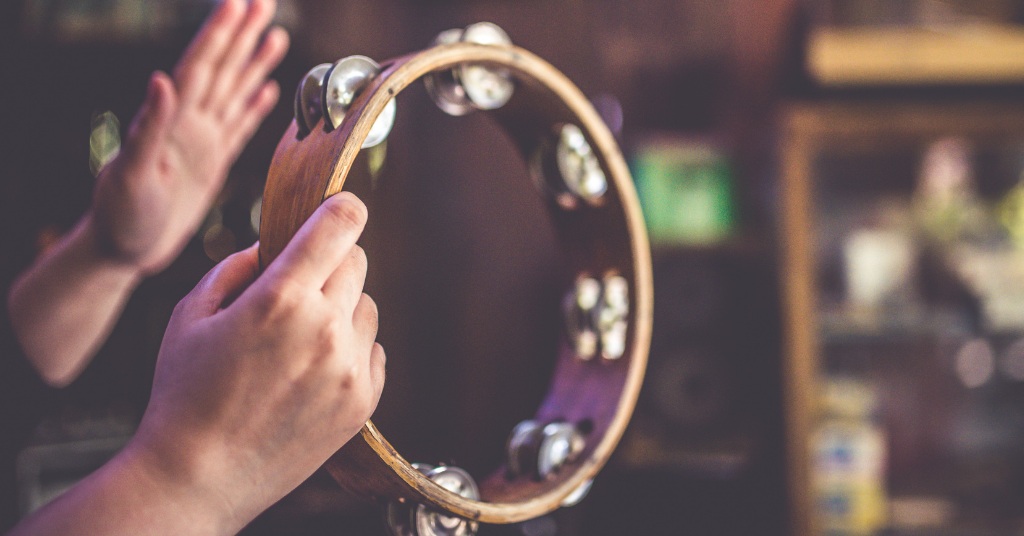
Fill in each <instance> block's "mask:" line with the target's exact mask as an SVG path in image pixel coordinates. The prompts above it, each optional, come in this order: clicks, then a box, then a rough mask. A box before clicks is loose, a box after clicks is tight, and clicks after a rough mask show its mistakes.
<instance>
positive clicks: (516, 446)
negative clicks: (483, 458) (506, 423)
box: [505, 420, 542, 477]
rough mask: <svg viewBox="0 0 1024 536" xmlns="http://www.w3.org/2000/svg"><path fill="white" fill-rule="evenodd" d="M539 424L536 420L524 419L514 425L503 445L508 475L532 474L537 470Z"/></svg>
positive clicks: (539, 436) (540, 430) (539, 437)
mask: <svg viewBox="0 0 1024 536" xmlns="http://www.w3.org/2000/svg"><path fill="white" fill-rule="evenodd" d="M541 432H542V429H541V426H540V424H539V423H538V422H537V421H532V420H526V421H523V422H521V423H519V424H517V425H516V427H515V428H513V429H512V433H511V434H509V436H508V442H507V443H506V446H505V455H506V456H507V460H506V463H507V466H508V471H509V475H510V476H513V477H516V476H520V475H526V474H532V473H534V472H536V470H537V449H538V448H539V447H540V439H541Z"/></svg>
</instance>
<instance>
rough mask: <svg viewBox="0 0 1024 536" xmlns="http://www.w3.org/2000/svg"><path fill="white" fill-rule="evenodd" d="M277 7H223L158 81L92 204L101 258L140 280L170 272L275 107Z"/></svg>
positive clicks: (281, 38) (233, 2)
mask: <svg viewBox="0 0 1024 536" xmlns="http://www.w3.org/2000/svg"><path fill="white" fill-rule="evenodd" d="M274 10H275V5H274V0H252V2H251V3H249V4H248V6H247V4H246V1H245V0H224V1H223V2H222V3H221V5H220V6H219V7H218V8H217V12H216V13H214V14H213V15H212V16H211V17H210V19H209V20H208V21H207V23H206V25H205V26H204V27H203V29H202V30H200V32H199V34H198V35H197V36H196V38H195V39H194V40H193V42H192V44H191V45H190V47H189V49H188V50H187V51H186V52H185V54H184V56H182V58H181V60H180V61H179V63H178V65H177V67H176V68H175V70H174V76H173V79H172V78H171V77H170V76H168V75H167V74H165V73H162V72H156V73H154V74H153V77H152V78H151V80H150V84H149V90H148V94H147V96H146V102H145V103H144V104H143V107H142V109H141V110H140V111H139V113H138V115H137V116H136V117H135V120H134V121H133V123H132V126H131V128H130V130H129V133H128V137H127V139H126V142H125V146H124V149H123V151H122V152H121V154H120V155H118V157H117V158H115V159H114V161H112V162H111V163H110V165H108V166H107V167H106V168H105V169H104V170H103V171H102V173H101V174H100V177H99V180H98V183H97V186H96V191H95V194H94V200H93V209H92V210H93V214H92V219H93V223H94V227H95V235H96V239H97V241H98V243H99V245H100V247H101V248H102V250H103V252H104V254H106V255H108V256H110V257H111V258H112V259H115V260H116V261H118V262H121V263H125V264H128V265H131V266H134V267H136V268H138V269H139V270H141V272H142V273H143V274H151V273H154V272H157V271H159V270H162V269H163V268H165V267H166V266H167V265H168V264H169V263H170V262H171V261H172V260H174V258H175V257H176V256H177V255H178V253H179V252H180V251H181V249H182V248H183V247H184V244H185V243H186V242H187V241H188V239H189V238H190V237H191V236H192V235H193V234H194V233H195V231H196V229H197V228H198V226H199V224H200V223H201V222H202V220H203V218H204V217H205V215H206V213H207V211H208V210H209V208H210V205H211V204H212V203H213V200H214V198H215V197H216V196H217V194H218V192H219V191H220V190H221V188H222V186H223V184H224V180H225V178H226V176H227V171H228V169H229V168H230V166H231V164H232V163H234V161H235V159H236V158H237V157H238V154H239V153H240V152H241V150H242V148H243V147H244V146H245V143H246V142H248V140H249V139H250V138H251V137H252V135H253V133H254V132H255V130H256V128H257V127H258V126H259V124H260V122H262V120H263V118H264V117H266V115H267V113H269V112H270V110H271V108H272V107H273V106H274V104H275V103H276V102H277V98H278V93H279V89H278V87H277V84H276V83H275V82H274V81H272V80H267V79H266V77H267V75H268V74H269V72H270V71H271V70H272V69H273V68H274V67H275V66H277V64H278V63H279V62H280V61H281V58H282V57H283V56H284V53H285V51H286V50H287V48H288V37H287V34H286V33H285V32H284V31H283V30H282V29H280V28H272V29H271V30H270V31H269V32H267V34H266V36H265V37H263V38H262V40H261V35H262V33H263V30H264V29H265V28H266V27H267V25H268V24H269V23H270V20H271V18H272V17H273V14H274Z"/></svg>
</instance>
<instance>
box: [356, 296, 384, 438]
mask: <svg viewBox="0 0 1024 536" xmlns="http://www.w3.org/2000/svg"><path fill="white" fill-rule="evenodd" d="M377 325H378V316H377V304H376V303H374V302H373V300H372V299H371V298H370V297H369V296H367V295H366V294H362V295H360V297H359V303H358V304H357V305H356V308H355V312H354V313H353V315H352V327H353V328H354V329H355V332H356V336H357V337H358V339H359V341H360V342H362V341H367V342H369V343H370V355H369V356H368V357H369V361H368V362H364V363H361V364H360V365H359V366H362V365H363V364H365V365H366V367H367V369H365V370H366V372H367V373H368V378H367V379H368V380H369V385H365V386H364V389H365V388H366V387H369V392H367V391H361V392H362V393H363V395H362V396H368V398H366V399H365V400H364V403H365V408H364V410H365V416H364V419H369V418H370V416H371V415H373V410H374V409H375V408H376V407H377V402H378V401H379V400H380V395H381V392H382V391H383V390H384V376H385V372H384V364H385V360H386V358H385V355H384V348H383V347H382V346H381V345H380V344H378V343H376V342H374V339H375V338H376V337H377ZM363 348H365V347H363ZM362 355H364V356H365V355H366V354H362ZM364 359H365V358H364Z"/></svg>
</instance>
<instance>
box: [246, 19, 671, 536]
mask: <svg viewBox="0 0 1024 536" xmlns="http://www.w3.org/2000/svg"><path fill="white" fill-rule="evenodd" d="M420 78H422V79H423V80H424V82H425V84H426V87H427V91H428V92H429V93H430V95H431V97H432V98H433V99H434V101H435V102H436V103H437V104H438V106H440V107H441V109H442V110H444V111H445V112H447V113H449V114H451V115H455V116H459V115H463V114H466V113H470V112H472V111H475V110H483V111H485V113H487V114H488V115H490V116H492V117H493V118H494V120H495V121H497V122H498V124H499V125H501V126H502V127H503V128H504V130H505V131H506V132H507V133H508V135H509V137H510V138H511V139H512V141H513V143H515V145H516V146H517V147H518V149H519V150H520V152H521V154H522V155H523V156H524V158H525V159H526V161H527V163H528V167H529V169H530V174H531V175H532V178H533V179H534V181H535V183H536V185H537V187H538V189H539V190H540V192H541V195H543V196H544V197H545V198H546V199H547V201H548V206H549V208H550V212H551V216H552V221H553V222H554V227H555V231H556V234H557V236H558V239H559V242H560V244H561V247H562V248H563V250H564V251H565V253H566V258H567V264H568V266H569V269H570V270H572V273H574V274H577V275H576V278H575V284H574V285H573V286H572V287H571V288H568V289H566V291H565V293H566V299H565V301H564V304H565V310H564V319H565V330H564V337H562V338H561V339H560V342H559V347H558V348H557V349H556V350H554V351H553V352H552V353H553V354H556V355H557V357H556V360H557V361H556V363H555V367H554V376H553V378H552V380H551V384H550V387H549V390H548V393H547V395H546V398H545V399H544V401H543V403H542V404H541V406H540V408H539V409H538V410H537V413H536V415H535V416H534V418H533V419H531V420H527V421H524V422H522V423H520V424H519V425H518V426H516V427H515V429H514V430H512V431H511V436H510V438H509V441H508V444H507V453H506V457H505V462H504V464H503V466H502V467H499V468H497V469H496V470H494V472H492V473H491V474H490V475H484V476H483V478H482V479H481V481H480V483H479V484H477V482H476V481H475V480H474V479H473V477H471V476H470V475H469V474H468V473H466V472H465V471H463V470H461V469H459V468H457V467H452V466H445V465H442V466H438V467H433V466H429V465H425V464H416V463H413V464H410V463H408V462H407V461H406V460H405V459H403V458H402V456H401V455H399V454H398V453H397V452H396V451H395V450H394V449H393V448H392V447H391V445H390V444H389V443H388V442H387V441H386V440H385V439H384V437H383V436H382V435H381V434H380V432H379V431H378V430H377V428H376V427H375V426H374V424H373V423H372V422H368V423H366V426H365V427H363V429H362V431H361V432H360V434H359V435H357V436H356V437H355V438H353V440H352V441H350V442H349V443H348V444H347V445H345V446H344V447H343V448H342V449H341V450H339V451H338V452H337V453H336V454H335V455H334V456H333V457H332V458H331V459H330V460H329V461H328V462H327V463H326V465H325V467H326V469H327V470H328V471H329V472H330V474H331V475H332V476H333V477H334V478H335V479H336V480H337V481H338V483H339V484H340V485H341V486H343V487H345V488H348V489H350V490H352V491H354V492H356V493H358V494H360V495H362V496H371V497H374V498H376V499H377V500H379V501H380V502H382V503H386V504H387V507H386V514H385V515H386V518H387V522H388V526H389V528H390V530H391V531H392V532H393V533H394V534H396V535H400V536H433V535H471V534H474V533H475V532H476V530H477V527H478V524H479V522H484V523H514V522H518V521H524V520H527V519H531V518H534V517H537V516H540V515H542V514H545V513H548V512H550V511H553V510H555V509H557V508H559V507H560V506H565V505H571V504H575V503H576V502H578V501H579V500H580V499H581V498H582V497H583V496H584V495H585V494H586V492H587V490H588V489H589V488H590V483H591V482H592V481H593V478H594V476H595V474H596V473H597V472H598V470H600V468H601V467H602V465H604V463H605V462H606V461H607V460H608V457H609V456H610V455H611V452H612V450H613V449H614V448H615V445H616V443H618V441H619V438H620V437H621V436H622V433H623V431H624V429H625V427H626V424H627V422H628V420H629V417H630V415H631V414H632V412H633V407H634V405H635V403H636V399H637V394H638V392H639V390H640V384H641V381H642V379H643V373H644V368H645V366H646V362H647V352H648V349H649V345H650V336H651V309H652V288H651V286H652V283H651V261H650V250H649V246H648V242H647V235H646V232H645V230H644V225H643V218H642V216H641V213H640V209H639V205H638V203H637V200H636V193H635V190H634V188H633V184H632V180H631V178H630V175H629V170H628V168H627V166H626V164H625V161H624V160H623V157H622V154H621V153H620V151H619V148H618V146H617V144H616V142H615V139H614V137H613V136H612V134H611V133H610V132H609V131H608V128H607V127H606V126H605V124H604V122H603V121H602V120H601V118H600V116H599V115H598V114H597V113H596V112H595V110H594V108H593V107H592V106H591V105H590V103H589V101H587V99H586V98H585V97H584V96H583V94H582V93H581V92H580V91H579V89H577V88H576V86H574V85H573V84H572V82H570V81H569V80H568V79H567V78H566V77H565V76H564V75H563V74H562V73H560V72H559V71H558V70H556V69H555V68H554V67H552V66H551V65H550V64H548V63H546V62H545V61H543V60H541V59H540V58H538V57H537V56H535V55H533V54H531V53H530V52H527V51H526V50H523V49H521V48H518V47H515V46H513V45H512V44H511V42H510V40H509V39H508V36H507V35H506V34H505V32H504V31H502V30H501V29H500V28H498V27H497V26H495V25H493V24H490V23H478V24H474V25H472V26H469V27H468V28H466V29H465V30H448V31H446V32H443V33H441V34H440V35H439V36H438V37H437V39H436V40H435V42H434V44H433V46H432V47H431V48H429V49H427V50H423V51H421V52H417V53H414V54H410V55H407V56H402V57H400V58H396V59H393V60H391V61H387V62H385V63H384V64H383V65H379V66H378V65H377V64H376V63H375V62H373V60H370V59H369V58H366V57H363V56H350V57H348V58H344V59H342V60H339V61H338V62H337V63H335V64H333V65H330V64H323V65H318V66H317V67H314V68H313V69H312V70H311V71H310V72H309V73H308V74H307V75H306V76H305V78H304V79H303V80H302V81H301V82H300V84H299V87H298V91H297V92H296V96H295V121H294V122H293V123H292V125H291V126H290V127H289V129H288V130H287V132H285V134H284V137H283V138H282V139H281V142H280V144H279V145H278V147H277V150H276V152H275V154H274V159H273V162H272V163H271V166H270V172H269V177H268V179H267V185H266V190H265V192H264V201H263V214H262V220H261V230H260V259H261V263H262V265H264V266H265V265H266V264H267V263H269V262H270V261H271V260H272V259H273V258H274V257H275V256H276V255H277V254H278V253H280V251H281V250H282V249H283V248H284V246H285V244H286V243H287V242H288V240H289V239H290V238H291V236H292V235H293V234H294V233H295V232H296V231H297V230H298V228H299V227H300V226H301V225H302V223H303V222H304V221H305V220H306V219H307V218H308V217H309V216H310V215H311V214H312V213H313V211H314V210H315V209H316V207H317V206H318V205H319V204H320V203H321V202H323V200H324V199H326V198H328V197H330V196H331V195H334V194H335V193H337V192H339V191H340V190H341V188H342V185H343V184H344V182H345V177H346V176H347V175H348V174H349V171H350V169H351V168H352V165H353V161H354V160H355V158H356V154H357V153H358V152H359V150H360V149H361V148H367V147H371V146H373V145H375V144H377V143H380V142H381V141H383V140H384V139H385V138H386V137H387V135H388V133H389V132H390V130H391V125H392V123H393V122H394V119H395V113H396V106H395V97H396V96H397V95H398V94H399V93H400V92H401V91H402V90H403V89H404V88H406V87H407V86H409V85H410V84H412V83H413V82H414V81H416V80H418V79H420Z"/></svg>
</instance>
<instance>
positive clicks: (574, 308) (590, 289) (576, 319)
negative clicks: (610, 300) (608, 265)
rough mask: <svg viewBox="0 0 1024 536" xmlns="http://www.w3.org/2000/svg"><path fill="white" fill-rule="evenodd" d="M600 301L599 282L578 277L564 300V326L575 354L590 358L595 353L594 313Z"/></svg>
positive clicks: (597, 337) (596, 332)
mask: <svg viewBox="0 0 1024 536" xmlns="http://www.w3.org/2000/svg"><path fill="white" fill-rule="evenodd" d="M600 301H601V283H600V282H598V281H597V280H596V279H594V278H592V277H580V278H578V279H577V280H576V285H575V286H574V287H573V290H572V292H570V293H569V295H568V296H567V297H566V300H565V327H566V334H567V335H568V337H569V342H570V343H571V344H572V346H573V349H574V350H575V351H576V356H577V357H579V358H580V359H583V360H590V359H592V358H593V357H594V356H595V355H597V344H598V339H599V336H598V329H597V326H596V314H597V310H598V304H599V303H600Z"/></svg>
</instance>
